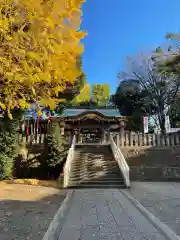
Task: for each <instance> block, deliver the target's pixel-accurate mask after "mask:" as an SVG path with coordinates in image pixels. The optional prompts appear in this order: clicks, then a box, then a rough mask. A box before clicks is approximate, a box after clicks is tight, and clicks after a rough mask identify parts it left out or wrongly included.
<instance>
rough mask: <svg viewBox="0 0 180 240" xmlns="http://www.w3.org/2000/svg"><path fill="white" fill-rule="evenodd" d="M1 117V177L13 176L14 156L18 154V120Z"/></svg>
mask: <svg viewBox="0 0 180 240" xmlns="http://www.w3.org/2000/svg"><path fill="white" fill-rule="evenodd" d="M4 117H5V119H0V179H7V178H11V177H12V176H13V165H14V158H15V156H16V155H17V154H18V142H17V129H18V123H17V121H16V120H15V119H14V120H12V121H11V120H10V119H9V118H8V117H7V116H4Z"/></svg>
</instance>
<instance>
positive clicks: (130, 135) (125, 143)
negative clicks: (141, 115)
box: [113, 132, 180, 147]
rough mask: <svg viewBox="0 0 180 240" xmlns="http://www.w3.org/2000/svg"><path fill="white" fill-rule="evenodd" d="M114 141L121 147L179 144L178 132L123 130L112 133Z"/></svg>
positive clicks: (179, 135)
mask: <svg viewBox="0 0 180 240" xmlns="http://www.w3.org/2000/svg"><path fill="white" fill-rule="evenodd" d="M113 137H114V141H115V142H116V143H117V145H119V146H121V147H135V146H157V147H170V146H180V133H178V132H176V133H170V134H155V133H153V134H143V133H136V132H124V134H119V133H116V134H114V136H113Z"/></svg>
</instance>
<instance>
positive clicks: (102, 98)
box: [92, 84, 110, 106]
mask: <svg viewBox="0 0 180 240" xmlns="http://www.w3.org/2000/svg"><path fill="white" fill-rule="evenodd" d="M109 98H110V87H109V84H95V85H93V87H92V100H93V102H95V103H96V104H97V106H103V105H106V103H107V102H108V101H109Z"/></svg>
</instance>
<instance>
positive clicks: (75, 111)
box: [61, 108, 121, 117]
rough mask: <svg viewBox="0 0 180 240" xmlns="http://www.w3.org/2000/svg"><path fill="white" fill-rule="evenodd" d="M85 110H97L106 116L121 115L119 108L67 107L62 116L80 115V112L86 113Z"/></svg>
mask: <svg viewBox="0 0 180 240" xmlns="http://www.w3.org/2000/svg"><path fill="white" fill-rule="evenodd" d="M85 112H97V113H101V114H103V115H104V116H106V117H120V116H121V114H120V113H119V111H118V110H117V109H115V108H114V109H85V108H84V109H78V108H74V109H65V110H64V112H63V113H62V115H61V116H62V117H73V116H74V117H75V116H78V115H79V114H82V113H85Z"/></svg>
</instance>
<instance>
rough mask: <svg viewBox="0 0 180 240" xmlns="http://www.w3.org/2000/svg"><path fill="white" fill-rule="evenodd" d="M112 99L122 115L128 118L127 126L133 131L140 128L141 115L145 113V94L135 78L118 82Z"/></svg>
mask: <svg viewBox="0 0 180 240" xmlns="http://www.w3.org/2000/svg"><path fill="white" fill-rule="evenodd" d="M112 101H113V103H114V104H115V106H116V107H117V108H118V109H119V111H120V113H121V115H122V116H126V117H128V118H129V120H128V126H127V128H128V129H130V130H134V131H137V130H138V131H140V130H142V119H143V115H145V114H146V108H145V96H144V94H143V93H142V92H141V91H140V88H139V84H138V82H137V81H135V80H130V79H129V81H125V82H123V81H122V82H120V84H119V86H118V88H117V89H116V92H115V94H114V95H112Z"/></svg>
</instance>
